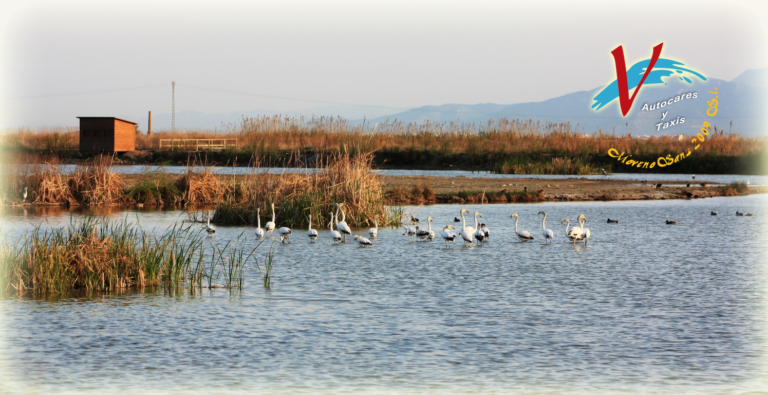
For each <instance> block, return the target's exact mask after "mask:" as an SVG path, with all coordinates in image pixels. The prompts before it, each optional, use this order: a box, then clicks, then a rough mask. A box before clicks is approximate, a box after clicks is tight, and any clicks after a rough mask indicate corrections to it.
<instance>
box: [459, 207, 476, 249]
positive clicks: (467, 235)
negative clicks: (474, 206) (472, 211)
mask: <svg viewBox="0 0 768 395" xmlns="http://www.w3.org/2000/svg"><path fill="white" fill-rule="evenodd" d="M464 213H467V214H469V210H467V209H465V208H463V209H461V211H460V215H461V231H460V232H459V236H461V238H462V239H464V242H466V243H470V244H472V237H473V235H474V234H475V228H473V227H471V226H467V221H466V220H465V219H464Z"/></svg>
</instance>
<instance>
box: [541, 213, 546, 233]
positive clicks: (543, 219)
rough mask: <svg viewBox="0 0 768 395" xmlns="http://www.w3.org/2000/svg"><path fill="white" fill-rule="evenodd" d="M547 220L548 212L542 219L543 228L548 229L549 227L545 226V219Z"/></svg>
mask: <svg viewBox="0 0 768 395" xmlns="http://www.w3.org/2000/svg"><path fill="white" fill-rule="evenodd" d="M546 220H547V214H544V218H542V219H541V229H544V230H547V227H546V226H544V221H546Z"/></svg>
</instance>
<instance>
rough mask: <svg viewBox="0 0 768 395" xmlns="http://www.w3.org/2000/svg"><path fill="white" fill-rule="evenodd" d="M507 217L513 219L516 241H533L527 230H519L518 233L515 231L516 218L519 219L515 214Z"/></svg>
mask: <svg viewBox="0 0 768 395" xmlns="http://www.w3.org/2000/svg"><path fill="white" fill-rule="evenodd" d="M509 217H510V218H512V217H515V234H516V235H517V238H518V239H520V240H522V241H528V240H533V236H531V234H530V233H529V232H528V231H527V230H520V231H518V230H517V220H518V218H520V217H519V216H518V215H517V213H514V214H512V215H510V216H509Z"/></svg>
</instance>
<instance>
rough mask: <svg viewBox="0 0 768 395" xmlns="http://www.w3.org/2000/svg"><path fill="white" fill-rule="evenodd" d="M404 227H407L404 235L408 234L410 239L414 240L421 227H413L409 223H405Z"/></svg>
mask: <svg viewBox="0 0 768 395" xmlns="http://www.w3.org/2000/svg"><path fill="white" fill-rule="evenodd" d="M403 229H405V233H403V236H405V235H408V240H410V241H413V236H415V235H416V232H418V231H419V227H418V226H417V227H415V228H414V227H413V226H408V225H403Z"/></svg>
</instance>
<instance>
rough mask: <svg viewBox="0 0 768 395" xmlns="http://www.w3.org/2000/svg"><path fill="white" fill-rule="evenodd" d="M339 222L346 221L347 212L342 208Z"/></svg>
mask: <svg viewBox="0 0 768 395" xmlns="http://www.w3.org/2000/svg"><path fill="white" fill-rule="evenodd" d="M341 222H347V214H346V213H345V212H344V210H343V209H342V210H341Z"/></svg>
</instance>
